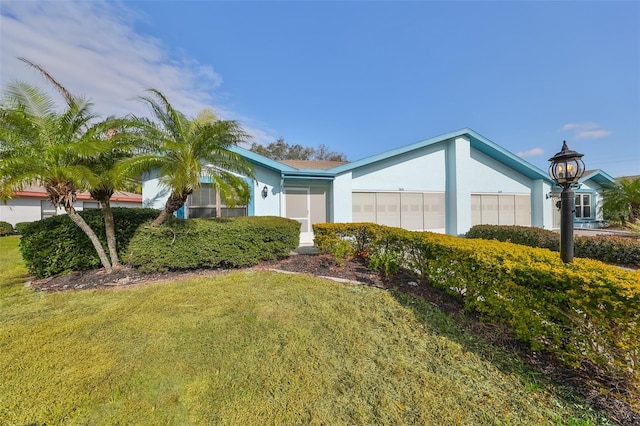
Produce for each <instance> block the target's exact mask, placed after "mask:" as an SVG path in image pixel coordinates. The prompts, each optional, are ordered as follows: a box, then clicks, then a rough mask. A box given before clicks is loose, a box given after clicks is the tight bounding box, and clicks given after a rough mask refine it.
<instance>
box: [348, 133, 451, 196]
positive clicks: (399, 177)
mask: <svg viewBox="0 0 640 426" xmlns="http://www.w3.org/2000/svg"><path fill="white" fill-rule="evenodd" d="M445 167H446V165H445V154H444V144H435V145H434V146H428V147H425V148H423V149H420V150H417V151H412V152H408V153H406V154H403V155H398V156H395V157H392V158H387V159H385V160H382V161H378V162H376V163H373V164H369V165H366V166H363V167H360V168H358V169H355V170H353V175H352V190H353V191H358V190H369V191H398V190H401V189H402V190H405V191H444V190H445Z"/></svg>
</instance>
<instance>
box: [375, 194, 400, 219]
mask: <svg viewBox="0 0 640 426" xmlns="http://www.w3.org/2000/svg"><path fill="white" fill-rule="evenodd" d="M376 215H377V219H378V220H377V223H379V224H380V225H386V226H395V227H399V226H400V194H399V193H386V192H379V193H377V194H376Z"/></svg>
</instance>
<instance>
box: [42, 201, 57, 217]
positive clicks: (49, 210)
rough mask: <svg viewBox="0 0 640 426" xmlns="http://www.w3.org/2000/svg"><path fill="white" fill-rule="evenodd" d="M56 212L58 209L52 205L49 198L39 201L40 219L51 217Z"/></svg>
mask: <svg viewBox="0 0 640 426" xmlns="http://www.w3.org/2000/svg"><path fill="white" fill-rule="evenodd" d="M57 214H58V211H57V210H56V208H55V207H54V205H53V204H51V202H50V201H49V200H42V201H40V217H42V219H46V218H48V217H52V216H55V215H57Z"/></svg>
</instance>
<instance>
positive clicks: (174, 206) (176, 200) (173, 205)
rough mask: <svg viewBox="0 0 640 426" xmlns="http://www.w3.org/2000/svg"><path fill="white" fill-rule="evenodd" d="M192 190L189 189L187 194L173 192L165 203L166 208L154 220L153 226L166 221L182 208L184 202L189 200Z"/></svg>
mask: <svg viewBox="0 0 640 426" xmlns="http://www.w3.org/2000/svg"><path fill="white" fill-rule="evenodd" d="M191 192H192V191H188V192H187V194H186V195H176V194H174V193H171V195H170V196H169V199H168V200H167V202H166V203H165V205H164V209H163V210H162V211H161V212H160V214H159V215H158V217H157V218H156V220H154V221H153V223H152V224H151V226H160V225H162V224H163V223H165V222H166V221H167V220H169V218H170V217H171V216H172V215H173V213H175V212H176V211H178V209H180V207H182V206H184V203H185V202H186V201H187V197H188V196H189V194H190V193H191Z"/></svg>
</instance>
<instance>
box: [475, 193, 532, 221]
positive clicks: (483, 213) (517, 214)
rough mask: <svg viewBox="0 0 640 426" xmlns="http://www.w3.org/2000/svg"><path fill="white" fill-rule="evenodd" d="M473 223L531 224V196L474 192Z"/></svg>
mask: <svg viewBox="0 0 640 426" xmlns="http://www.w3.org/2000/svg"><path fill="white" fill-rule="evenodd" d="M471 225H472V226H473V225H520V226H531V196H530V195H529V194H516V195H507V194H497V195H493V194H472V195H471Z"/></svg>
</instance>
